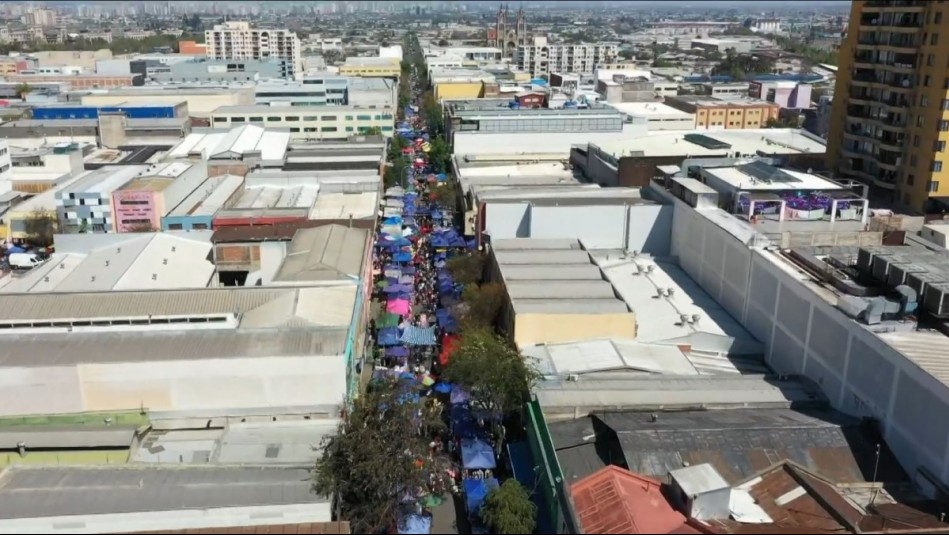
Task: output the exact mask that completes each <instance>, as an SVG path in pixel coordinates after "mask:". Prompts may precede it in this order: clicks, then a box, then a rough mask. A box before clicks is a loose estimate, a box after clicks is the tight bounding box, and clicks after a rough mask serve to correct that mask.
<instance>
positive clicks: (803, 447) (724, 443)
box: [550, 409, 906, 484]
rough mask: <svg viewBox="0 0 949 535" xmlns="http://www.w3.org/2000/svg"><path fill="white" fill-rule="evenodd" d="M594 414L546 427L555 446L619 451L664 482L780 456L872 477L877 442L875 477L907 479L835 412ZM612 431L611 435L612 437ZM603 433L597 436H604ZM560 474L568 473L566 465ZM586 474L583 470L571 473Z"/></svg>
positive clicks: (731, 474)
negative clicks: (679, 472)
mask: <svg viewBox="0 0 949 535" xmlns="http://www.w3.org/2000/svg"><path fill="white" fill-rule="evenodd" d="M657 417H658V418H657V420H656V421H651V413H641V412H640V413H637V412H627V413H598V414H595V415H592V416H590V417H588V418H586V419H582V420H578V421H575V422H570V423H569V424H567V425H564V424H559V423H557V424H553V425H551V426H550V428H551V433H552V436H553V438H554V442H555V445H556V447H557V449H558V450H561V449H566V448H573V447H577V446H580V445H581V444H582V445H591V444H593V441H592V440H591V439H590V438H589V437H590V436H591V435H594V436H596V442H597V444H596V447H595V448H584V449H586V450H587V451H589V452H590V453H589V454H590V455H597V451H599V452H603V451H612V450H613V448H612V447H610V443H611V442H618V443H619V445H620V446H621V448H622V452H623V456H624V458H625V459H624V460H625V463H623V462H621V461H619V460H616V459H609V460H607V461H605V462H604V463H603V464H617V465H622V464H625V465H626V466H627V467H628V468H629V470H630V471H632V472H635V473H639V474H643V475H646V476H652V477H658V478H662V479H664V480H665V478H666V477H667V475H668V473H669V472H670V471H671V470H675V469H677V468H682V467H683V466H687V465H696V464H702V463H710V464H711V465H712V466H714V467H715V469H716V470H717V471H718V472H719V474H721V475H722V477H724V478H725V480H726V481H727V482H728V483H729V484H735V483H736V482H738V481H741V480H744V479H745V478H747V477H750V476H751V475H753V474H755V473H757V472H760V471H762V470H765V469H767V468H769V467H771V466H772V465H774V464H776V463H779V462H781V461H784V460H791V461H794V462H795V463H797V464H799V465H800V466H802V467H804V468H805V469H807V470H808V471H810V472H813V473H816V474H820V475H821V476H822V477H825V478H827V479H828V480H830V481H832V482H834V483H856V482H866V481H870V480H871V479H872V478H873V469H874V461H875V460H876V446H877V444H880V445H881V456H880V463H879V470H878V475H877V481H883V482H892V481H905V480H906V475H905V473H904V472H903V471H902V469H901V468H900V466H899V464H898V463H897V462H896V460H895V458H894V457H893V456H892V454H890V452H889V451H888V449H887V448H886V445H885V444H884V443H883V439H882V438H880V437H879V436H878V434H877V433H876V432H875V431H874V430H873V429H872V428H871V427H869V426H866V425H864V424H862V423H861V421H860V420H857V419H855V418H850V417H848V416H845V415H843V414H841V413H838V412H836V411H832V410H808V411H805V410H793V409H731V410H711V411H681V412H660V413H657ZM614 433H615V437H613V436H610V435H612V434H614ZM601 438H602V440H601ZM564 471H565V474H566V473H567V472H569V470H568V469H567V468H566V467H565V468H564ZM573 475H574V476H575V477H577V476H578V477H583V476H584V475H586V474H582V473H579V474H573Z"/></svg>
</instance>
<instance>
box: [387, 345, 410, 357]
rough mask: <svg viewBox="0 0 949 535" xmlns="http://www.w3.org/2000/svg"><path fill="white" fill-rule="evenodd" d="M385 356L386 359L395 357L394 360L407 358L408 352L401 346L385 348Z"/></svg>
mask: <svg viewBox="0 0 949 535" xmlns="http://www.w3.org/2000/svg"><path fill="white" fill-rule="evenodd" d="M386 356H387V357H396V358H400V357H407V356H409V350H408V348H406V347H402V346H392V347H387V348H386Z"/></svg>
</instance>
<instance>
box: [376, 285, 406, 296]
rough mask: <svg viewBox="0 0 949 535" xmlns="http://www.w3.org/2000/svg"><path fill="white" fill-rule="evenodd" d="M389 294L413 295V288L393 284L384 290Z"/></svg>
mask: <svg viewBox="0 0 949 535" xmlns="http://www.w3.org/2000/svg"><path fill="white" fill-rule="evenodd" d="M382 291H383V293H387V294H407V293H412V287H411V286H409V285H408V284H392V285H389V286H386V287H385V288H383V289H382Z"/></svg>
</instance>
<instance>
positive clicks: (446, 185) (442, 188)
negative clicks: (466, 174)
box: [432, 180, 459, 211]
mask: <svg viewBox="0 0 949 535" xmlns="http://www.w3.org/2000/svg"><path fill="white" fill-rule="evenodd" d="M432 196H433V198H434V201H435V203H436V204H438V206H439V207H441V208H442V209H443V210H452V211H454V209H455V207H456V206H457V205H458V197H459V190H458V183H457V182H455V181H454V180H449V181H447V182H442V183H441V185H439V186H438V187H436V188H435V189H433V190H432Z"/></svg>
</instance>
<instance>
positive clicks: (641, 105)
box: [607, 102, 694, 119]
mask: <svg viewBox="0 0 949 535" xmlns="http://www.w3.org/2000/svg"><path fill="white" fill-rule="evenodd" d="M607 106H611V107H613V108H616V109H617V110H619V111H621V112H623V113H625V114H627V115H632V116H636V117H646V118H649V117H665V118H670V117H678V118H682V119H685V118H690V117H694V115H693V114H691V113H687V112H684V111H682V110H678V109H676V108H673V107H672V106H669V105H666V104H663V103H661V102H618V103H615V104H607Z"/></svg>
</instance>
